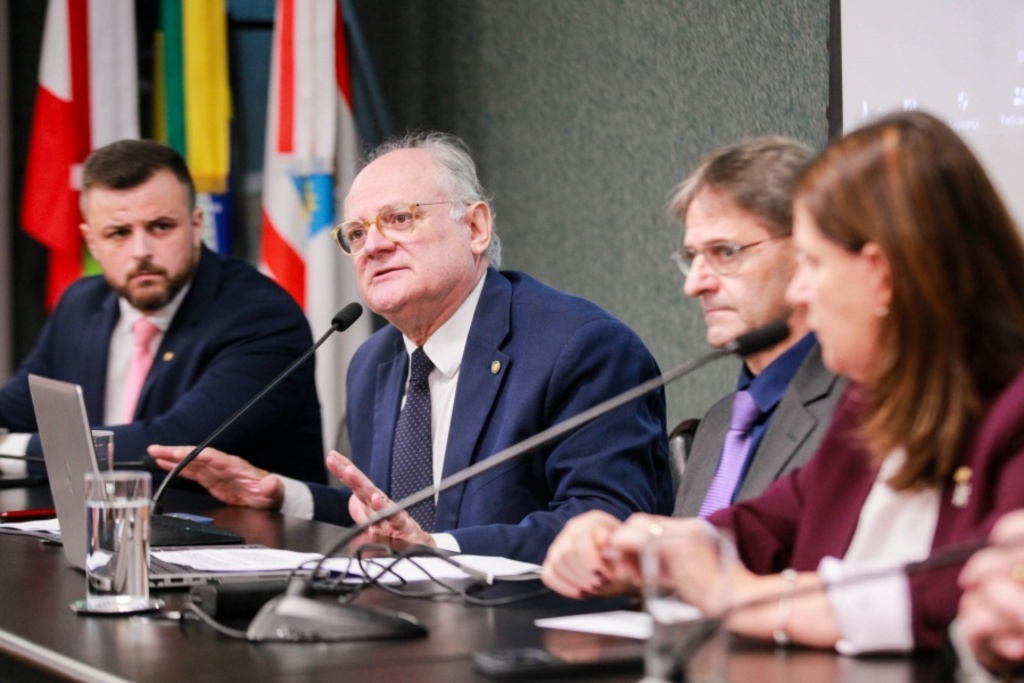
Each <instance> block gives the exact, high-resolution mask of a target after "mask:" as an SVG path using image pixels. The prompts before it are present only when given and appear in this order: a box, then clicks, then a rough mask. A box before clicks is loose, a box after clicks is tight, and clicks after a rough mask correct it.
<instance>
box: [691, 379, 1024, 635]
mask: <svg viewBox="0 0 1024 683" xmlns="http://www.w3.org/2000/svg"><path fill="white" fill-rule="evenodd" d="M858 411H859V407H858V404H857V401H856V399H855V398H854V397H853V394H852V391H851V389H847V391H846V393H845V395H844V396H843V398H842V399H841V400H840V403H839V405H838V407H837V408H836V412H835V415H834V416H833V420H832V424H831V425H830V426H829V430H828V433H826V435H825V437H824V439H823V440H822V443H821V446H820V447H819V448H818V451H817V452H816V453H815V455H814V456H813V457H812V458H811V460H810V461H809V462H808V463H807V465H805V466H804V467H803V468H802V469H800V470H796V471H795V472H793V473H792V474H790V475H789V476H787V477H785V478H783V479H780V480H778V481H776V482H775V483H774V484H772V485H771V486H770V487H768V489H766V490H765V492H764V493H763V494H762V495H761V496H759V497H758V498H753V499H750V500H747V501H744V502H742V503H738V504H736V505H734V506H732V507H730V508H726V509H724V510H721V511H720V512H718V513H717V514H715V515H713V516H712V517H711V518H710V521H711V522H712V523H713V524H715V525H717V526H721V527H725V528H728V529H730V530H731V531H732V532H733V534H734V535H735V538H736V545H737V548H738V550H739V554H740V557H741V558H742V560H743V562H744V564H745V565H746V566H747V567H748V568H749V569H750V570H751V571H753V572H755V573H757V574H773V573H777V572H780V571H782V570H783V569H785V568H787V567H792V568H794V569H797V570H799V571H813V570H815V569H816V568H817V566H818V563H819V562H820V561H821V559H822V558H824V557H826V556H833V557H838V558H842V557H843V556H844V555H845V554H846V550H847V548H849V546H850V542H851V541H852V540H853V534H854V531H856V528H857V520H858V517H859V515H860V510H861V507H862V506H863V505H864V501H865V500H866V498H867V496H868V493H869V492H870V490H871V486H872V485H873V483H874V481H875V477H876V475H877V472H878V468H877V467H876V466H874V465H872V464H871V463H870V461H869V457H868V455H867V452H866V451H865V449H864V445H863V443H862V442H861V440H860V439H859V438H857V436H856V435H855V434H853V430H852V429H851V427H853V426H854V425H856V423H857V415H858ZM960 465H961V467H960V468H958V469H961V470H962V469H963V468H964V467H966V468H969V471H970V477H969V481H968V482H967V483H966V484H961V485H960V486H959V488H960V495H958V496H954V493H955V491H956V489H957V488H958V486H957V484H956V483H955V482H954V481H952V477H951V480H950V481H948V482H946V484H945V485H944V486H943V490H942V499H941V504H940V508H939V518H938V522H937V524H936V528H935V536H934V539H933V541H932V549H933V550H936V549H939V548H943V547H945V546H949V545H954V544H959V543H963V542H965V541H968V540H972V539H980V538H984V537H985V536H986V535H987V534H988V532H989V530H990V529H991V528H992V525H993V524H994V523H995V521H996V519H998V518H999V516H1000V515H1002V514H1003V513H1005V512H1009V511H1010V510H1014V509H1016V508H1019V507H1024V373H1021V374H1019V375H1017V376H1016V377H1015V378H1014V379H1013V381H1012V382H1011V383H1010V384H1009V385H1008V386H1007V387H1006V388H1005V389H1004V390H1003V392H1002V393H1001V394H1000V395H999V396H998V397H997V398H996V399H995V401H993V403H992V404H991V406H990V407H989V409H988V412H987V413H986V414H985V416H984V418H983V419H982V420H981V422H980V424H979V425H978V429H977V431H976V432H975V434H974V435H973V436H972V437H971V440H970V446H969V447H968V448H967V449H966V450H965V452H964V453H963V457H962V458H961V462H960ZM965 493H966V494H967V495H964V494H965ZM921 532H922V533H928V530H927V529H922V530H921ZM962 566H963V565H962V563H961V564H957V565H955V566H950V567H946V568H943V569H935V570H931V571H926V572H920V573H916V574H912V575H911V576H910V596H911V609H912V612H913V615H912V624H913V630H914V642H915V643H916V645H917V647H918V648H922V649H936V648H939V647H940V646H941V645H942V642H943V638H944V637H945V632H946V627H947V626H948V625H949V622H950V621H952V619H953V617H954V616H955V615H956V608H957V603H958V602H959V599H960V589H959V588H958V587H957V583H956V579H957V575H958V574H959V572H960V568H961V567H962Z"/></svg>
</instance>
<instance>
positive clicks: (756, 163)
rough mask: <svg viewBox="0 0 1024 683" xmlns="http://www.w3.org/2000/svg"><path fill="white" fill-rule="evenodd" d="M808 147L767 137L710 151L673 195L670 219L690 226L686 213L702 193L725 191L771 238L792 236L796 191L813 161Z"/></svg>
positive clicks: (788, 139) (796, 142)
mask: <svg viewBox="0 0 1024 683" xmlns="http://www.w3.org/2000/svg"><path fill="white" fill-rule="evenodd" d="M812 156H813V152H812V151H811V148H810V147H808V146H807V145H805V144H803V143H802V142H799V141H797V140H793V139H790V138H785V137H779V136H768V137H761V138H754V139H752V140H745V141H743V142H739V143H736V144H734V145H730V146H728V147H724V148H722V149H720V150H718V151H716V152H712V153H711V154H710V155H709V156H707V157H705V158H704V160H703V161H701V162H700V164H699V165H698V166H697V168H695V169H694V170H693V172H692V173H690V175H689V176H688V177H687V178H686V180H684V181H683V182H682V183H681V184H680V185H679V187H677V188H676V190H675V192H674V193H673V196H672V199H671V201H670V202H669V214H670V215H671V216H672V217H673V218H675V219H676V220H678V221H679V222H680V223H683V225H684V226H685V224H686V211H687V209H689V208H690V204H691V202H693V200H694V198H695V197H696V196H697V193H699V192H700V191H701V190H702V189H704V188H706V187H709V188H713V189H715V190H719V191H721V192H724V193H725V194H726V196H728V197H729V198H730V199H731V200H732V201H733V202H735V203H736V205H737V206H738V207H740V208H741V209H743V210H744V211H747V212H749V213H751V214H753V215H754V216H756V217H757V218H759V219H760V220H761V221H762V222H763V223H764V227H765V228H766V229H767V230H768V232H770V233H771V234H772V235H776V236H785V235H790V234H792V232H793V188H794V185H795V184H796V179H797V176H799V175H800V172H801V171H802V170H803V168H804V167H805V166H806V165H807V163H808V162H809V161H810V160H811V157H812Z"/></svg>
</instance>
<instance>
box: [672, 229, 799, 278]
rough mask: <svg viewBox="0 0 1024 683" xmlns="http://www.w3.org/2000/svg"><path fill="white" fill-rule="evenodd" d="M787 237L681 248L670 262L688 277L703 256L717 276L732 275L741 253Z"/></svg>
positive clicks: (738, 267)
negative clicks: (698, 247)
mask: <svg viewBox="0 0 1024 683" xmlns="http://www.w3.org/2000/svg"><path fill="white" fill-rule="evenodd" d="M788 237H789V235H776V236H774V237H767V238H765V239H763V240H758V241H757V242H751V243H750V244H736V243H735V242H712V243H711V244H709V245H707V246H705V247H702V248H700V249H692V248H690V247H681V248H679V249H676V250H675V251H673V252H672V260H673V261H674V262H675V264H676V266H678V267H679V272H681V273H682V274H683V275H684V276H689V275H690V271H691V270H693V262H694V261H695V260H697V257H698V256H703V257H704V260H705V261H707V264H708V265H709V266H711V268H712V270H714V271H715V272H716V273H718V274H719V275H732V274H734V273H735V272H736V271H738V270H739V269H740V263H741V261H742V256H743V252H744V251H746V250H747V249H750V248H752V247H756V246H760V245H762V244H765V243H767V242H771V241H774V240H781V239H786V238H788Z"/></svg>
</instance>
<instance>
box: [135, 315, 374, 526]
mask: <svg viewBox="0 0 1024 683" xmlns="http://www.w3.org/2000/svg"><path fill="white" fill-rule="evenodd" d="M362 314H363V307H362V306H360V305H359V304H358V303H355V302H352V303H350V304H349V305H348V306H345V308H343V309H341V310H340V311H338V312H337V313H336V314H335V316H334V317H333V318H332V319H331V328H330V329H329V330H327V331H326V332H325V333H324V334H323V336H322V337H320V338H319V339H318V340H317V341H316V343H315V344H313V346H311V347H309V349H308V350H307V351H306V352H305V353H303V354H302V355H301V356H299V357H298V358H296V359H295V361H294V362H293V363H292V364H291V365H289V366H288V367H286V368H285V369H284V370H282V371H281V374H279V375H278V376H277V377H275V378H274V379H273V380H271V382H270V383H269V384H268V385H267V386H265V387H263V389H261V390H260V392H259V393H258V394H256V395H255V396H253V397H252V398H251V399H249V401H248V402H247V403H246V404H245V405H243V406H242V407H241V408H239V409H238V410H237V411H235V414H234V415H232V416H231V417H229V418H228V419H227V420H225V421H224V423H223V424H222V425H221V426H220V427H217V429H215V430H213V433H211V434H210V435H209V436H208V437H206V438H205V439H203V440H202V441H201V442H200V443H199V445H198V446H196V447H195V448H193V449H192V451H191V452H190V453H189V454H188V455H187V456H185V457H184V458H183V459H182V460H181V462H179V463H178V464H177V465H175V466H174V469H172V470H171V471H170V472H168V473H167V476H166V477H164V480H163V482H161V484H160V487H159V488H158V489H157V490H156V493H155V494H153V511H154V512H160V497H161V496H162V495H163V493H164V489H165V488H167V484H168V483H169V482H170V481H171V480H172V479H174V478H175V477H177V476H178V473H179V472H181V470H183V469H184V468H185V467H186V466H187V465H188V464H189V463H190V462H192V461H193V460H195V459H196V456H198V455H199V454H200V453H201V452H202V451H203V449H204V448H206V447H207V446H209V445H210V444H211V443H212V442H213V440H214V439H216V438H217V437H218V436H220V435H221V433H222V432H223V431H224V430H225V429H227V428H228V427H230V426H231V425H232V424H234V423H235V420H237V419H238V418H240V417H241V416H242V415H243V414H244V413H245V412H246V411H247V410H249V408H251V407H252V406H253V404H255V403H256V401H259V400H260V399H261V398H263V397H264V396H266V395H267V394H268V393H269V392H270V390H271V389H273V388H274V387H276V386H277V385H278V384H280V383H281V381H282V380H283V379H284V378H285V377H287V376H288V375H290V374H292V372H293V371H294V370H295V368H297V367H299V366H300V365H302V363H304V362H305V361H306V360H307V359H308V358H309V357H310V356H312V355H313V353H314V352H315V351H316V350H317V349H318V348H320V346H321V345H322V344H323V343H324V342H325V341H327V338H328V337H330V336H331V335H332V334H334V333H335V332H344V331H345V330H347V329H348V328H349V327H351V326H352V323H354V322H355V321H356V320H358V319H359V316H361V315H362Z"/></svg>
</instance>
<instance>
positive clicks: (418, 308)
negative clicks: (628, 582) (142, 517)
mask: <svg viewBox="0 0 1024 683" xmlns="http://www.w3.org/2000/svg"><path fill="white" fill-rule="evenodd" d="M345 212H346V215H347V216H349V219H348V220H346V221H344V222H343V223H342V224H341V225H339V226H338V227H337V228H336V230H335V237H336V239H337V241H338V244H339V246H340V247H341V249H342V251H344V252H345V253H346V254H348V255H349V256H350V257H351V258H352V259H353V261H354V264H355V268H356V274H357V279H358V283H359V288H360V292H361V294H362V296H363V299H364V301H365V303H366V304H367V305H368V306H369V307H370V309H371V310H373V311H374V312H375V313H377V314H379V315H381V316H382V317H383V318H385V319H386V320H387V321H388V322H389V323H390V324H389V325H388V326H386V327H385V328H384V329H382V330H380V331H378V332H377V333H376V334H375V335H373V337H371V338H370V339H369V340H368V341H367V342H366V343H364V344H363V345H362V347H361V348H360V349H359V351H358V352H357V353H356V355H355V357H354V358H353V360H352V362H351V364H350V366H349V370H348V377H347V385H346V386H347V392H346V395H347V410H346V420H347V428H348V432H349V437H350V440H351V451H350V452H349V453H348V454H347V455H348V457H345V456H343V455H341V454H340V453H337V452H332V453H331V454H330V455H329V456H328V458H327V465H328V468H329V469H330V470H331V471H332V472H333V473H334V474H335V475H336V476H337V477H338V478H339V479H340V481H341V482H342V483H343V484H344V485H345V486H346V488H344V489H337V488H330V487H327V486H317V485H305V484H302V483H300V482H296V481H293V480H289V479H286V478H284V477H279V476H276V475H272V474H269V473H268V472H266V471H264V470H259V469H257V468H254V467H252V466H251V465H249V463H247V462H246V461H245V460H243V459H241V458H239V457H236V456H231V455H228V454H225V453H221V452H218V451H213V450H208V451H206V452H204V453H203V454H202V455H200V456H199V457H198V458H197V459H196V460H195V461H194V462H193V463H192V464H191V465H189V466H188V467H187V468H185V469H184V470H182V474H183V475H184V476H186V477H190V478H192V479H195V480H197V481H198V482H199V483H201V484H203V485H204V486H206V487H207V488H208V489H209V490H210V491H211V493H213V494H214V495H215V496H217V497H219V498H221V499H222V500H225V501H227V502H230V503H235V504H243V505H252V506H257V507H267V508H276V509H280V510H281V511H282V512H284V513H286V514H292V515H296V516H302V517H307V518H309V517H312V518H314V519H318V520H322V521H328V522H334V523H337V524H342V525H350V524H352V523H353V522H356V523H360V522H363V521H364V520H366V519H368V517H369V516H370V515H371V514H372V513H374V512H376V511H378V510H380V509H382V508H383V507H384V506H385V505H386V504H387V503H388V502H389V501H390V500H398V499H401V498H403V497H405V496H406V495H408V494H410V493H413V492H416V491H419V490H422V489H424V488H425V487H428V486H430V485H431V484H435V483H437V482H438V481H440V480H441V479H442V478H443V477H447V476H450V475H452V474H454V473H457V472H460V471H462V470H464V469H465V468H466V467H468V466H471V465H473V464H475V463H478V462H480V461H482V460H484V459H486V458H488V457H489V456H492V455H494V454H496V453H498V452H499V451H501V450H502V449H504V448H507V447H509V446H512V445H513V444H517V443H519V442H520V441H522V440H523V439H526V438H528V437H531V436H534V435H535V434H537V433H539V432H541V431H542V430H544V429H546V428H548V427H551V426H553V425H556V424H558V423H559V422H562V421H563V420H566V419H568V418H571V417H573V416H575V415H577V414H579V413H581V412H582V411H584V410H585V409H587V408H590V407H592V406H594V405H596V404H598V403H600V402H601V401H603V400H605V399H609V398H612V397H614V396H616V395H618V394H620V393H622V392H624V391H626V390H629V389H631V388H633V387H635V386H637V385H638V384H641V383H642V382H644V381H645V380H647V379H650V378H653V377H655V376H657V375H658V374H659V370H658V367H657V364H656V363H655V361H654V358H653V357H652V356H651V354H650V352H649V351H648V350H647V349H646V348H645V347H644V345H643V343H642V342H641V341H640V339H639V337H637V336H636V334H634V333H633V332H632V331H630V330H629V329H628V328H627V327H626V326H625V325H624V324H622V323H621V322H620V321H618V320H616V319H615V318H613V317H612V316H611V315H609V314H608V313H607V312H605V311H603V310H601V309H600V308H598V307H597V306H595V305H594V304H592V303H590V302H587V301H584V300H582V299H579V298H577V297H573V296H570V295H568V294H564V293H562V292H558V291H556V290H554V289H551V288H550V287H547V286H545V285H543V284H541V283H540V282H537V281H536V280H534V279H532V278H530V277H529V276H527V275H524V274H522V273H518V272H514V271H499V270H498V267H499V266H500V248H499V242H498V238H497V235H496V234H495V232H494V229H493V219H492V214H491V207H490V205H489V203H488V201H487V199H486V197H485V195H484V193H483V189H482V188H481V187H480V184H479V181H478V180H477V176H476V168H475V164H474V163H473V160H472V158H471V157H470V156H469V154H468V151H467V150H466V148H465V146H464V145H463V144H462V142H461V141H460V140H458V139H457V138H454V137H452V136H446V135H442V134H437V133H432V134H422V135H415V136H410V137H407V138H404V139H400V140H397V141H393V142H391V143H386V144H385V145H384V146H383V147H382V148H380V149H378V150H377V151H376V152H375V153H374V155H373V156H372V158H371V161H370V162H369V164H368V165H367V166H366V167H365V168H364V169H363V170H362V171H361V172H360V173H359V175H358V176H357V177H356V179H355V181H354V182H353V184H352V187H351V189H350V191H349V194H348V197H347V198H346V201H345ZM190 450H191V449H190V448H189V447H167V446H153V447H151V448H150V454H151V455H153V456H154V457H155V458H157V460H158V462H160V463H161V466H163V467H165V468H167V469H170V468H171V467H173V466H174V464H176V463H177V462H178V461H179V460H180V459H181V458H182V457H184V456H185V455H186V454H187V453H188V452H189V451H190ZM667 450H668V449H667V439H666V433H665V398H664V394H663V392H661V391H656V392H651V393H649V394H648V395H646V396H645V397H643V398H641V399H638V400H636V401H632V402H630V403H629V404H627V405H624V406H622V407H621V408H619V409H617V410H614V411H612V412H611V413H609V414H607V415H605V416H603V417H602V418H600V419H598V420H595V421H594V422H591V423H589V424H587V425H586V426H584V427H582V428H580V429H579V430H577V431H575V432H573V433H571V434H569V435H568V436H565V437H563V438H562V439H560V440H558V441H556V442H554V443H551V444H548V445H545V446H543V447H539V448H537V449H535V450H534V451H532V452H530V453H529V454H527V455H526V456H524V457H522V458H519V459H517V460H513V461H509V462H507V463H504V464H502V465H501V466H500V467H498V468H496V469H495V470H494V471H492V472H489V473H488V474H487V475H485V476H479V477H475V478H472V479H470V480H468V481H467V482H465V483H464V484H462V485H460V486H456V487H453V488H451V489H449V490H447V491H444V492H442V493H440V494H439V495H438V496H436V498H435V499H428V500H426V501H423V502H422V503H421V504H419V505H416V506H414V507H413V508H410V510H409V511H408V512H402V513H398V514H396V515H394V516H392V517H390V518H388V520H387V521H385V522H382V523H380V524H378V525H376V526H375V527H374V528H373V531H375V532H377V533H379V534H383V535H386V536H389V537H393V538H398V539H401V540H405V541H410V542H414V543H420V544H424V545H428V546H435V545H436V546H439V547H442V548H445V549H449V550H460V551H462V552H467V553H474V554H485V555H500V556H505V557H511V558H515V559H519V560H526V561H532V562H540V561H541V560H542V559H543V558H544V554H545V553H546V551H547V548H548V545H549V544H550V543H551V541H552V540H553V539H554V537H555V535H556V534H557V533H558V532H559V531H560V530H561V529H562V526H563V525H564V524H565V522H566V520H568V519H570V518H572V517H574V516H576V515H579V514H582V513H584V512H586V511H588V510H601V511H603V512H604V513H605V514H607V515H610V516H611V517H613V518H614V519H624V518H625V517H627V516H628V515H629V514H631V513H633V512H637V511H649V512H660V513H662V514H665V513H668V512H670V511H671V508H672V501H671V485H670V479H671V478H670V476H669V473H668V465H667Z"/></svg>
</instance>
